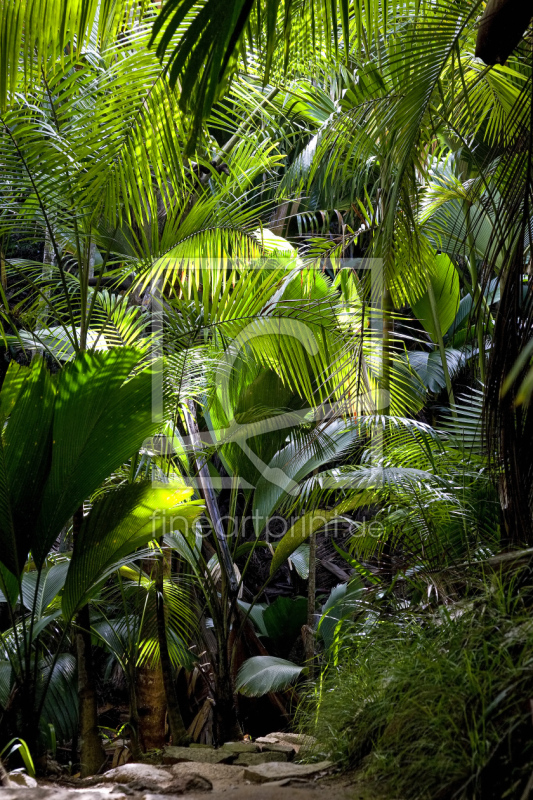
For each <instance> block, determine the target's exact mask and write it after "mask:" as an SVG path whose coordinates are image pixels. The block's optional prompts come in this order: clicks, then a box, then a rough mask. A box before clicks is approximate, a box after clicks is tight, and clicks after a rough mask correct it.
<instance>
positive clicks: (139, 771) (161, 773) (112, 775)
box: [101, 762, 171, 786]
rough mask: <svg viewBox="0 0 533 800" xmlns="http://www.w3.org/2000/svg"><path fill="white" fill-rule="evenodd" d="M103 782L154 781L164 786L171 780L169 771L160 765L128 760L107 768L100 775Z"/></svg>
mask: <svg viewBox="0 0 533 800" xmlns="http://www.w3.org/2000/svg"><path fill="white" fill-rule="evenodd" d="M101 780H102V782H103V783H124V784H128V783H133V782H134V781H139V782H141V783H156V784H158V785H160V786H166V785H167V784H168V783H170V781H171V776H170V775H169V773H168V772H167V771H166V770H164V769H161V767H153V766H152V765H151V764H136V763H131V762H129V763H128V764H122V766H120V767H115V768H114V769H110V770H108V772H105V773H104V774H103V775H102V776H101Z"/></svg>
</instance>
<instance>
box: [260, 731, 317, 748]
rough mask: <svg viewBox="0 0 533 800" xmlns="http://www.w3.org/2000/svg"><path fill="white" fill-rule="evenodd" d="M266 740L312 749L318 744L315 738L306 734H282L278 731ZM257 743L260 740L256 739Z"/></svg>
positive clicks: (269, 735)
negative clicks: (312, 746)
mask: <svg viewBox="0 0 533 800" xmlns="http://www.w3.org/2000/svg"><path fill="white" fill-rule="evenodd" d="M265 738H267V739H270V738H272V739H274V740H275V741H276V742H280V743H288V744H297V745H300V747H302V746H305V747H311V745H313V744H316V739H315V738H314V736H308V735H307V734H305V733H282V732H281V731H277V732H276V733H269V734H268V736H267V737H265ZM256 741H260V740H259V739H256Z"/></svg>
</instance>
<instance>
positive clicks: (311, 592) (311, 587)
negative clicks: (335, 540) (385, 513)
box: [304, 532, 316, 680]
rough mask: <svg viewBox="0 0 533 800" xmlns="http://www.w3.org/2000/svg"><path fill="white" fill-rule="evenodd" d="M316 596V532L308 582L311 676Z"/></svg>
mask: <svg viewBox="0 0 533 800" xmlns="http://www.w3.org/2000/svg"><path fill="white" fill-rule="evenodd" d="M315 596H316V533H315V532H313V533H312V534H311V536H310V537H309V580H308V583H307V625H306V631H305V642H304V644H305V660H306V664H307V667H308V670H309V678H310V680H313V677H314V674H313V673H314V659H315V637H314V633H313V629H314V627H315Z"/></svg>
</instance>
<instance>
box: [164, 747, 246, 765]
mask: <svg viewBox="0 0 533 800" xmlns="http://www.w3.org/2000/svg"><path fill="white" fill-rule="evenodd" d="M234 758H235V753H232V752H231V751H230V750H223V748H220V750H205V749H204V748H203V747H202V748H199V747H193V748H191V747H165V749H164V750H163V764H181V763H182V762H184V761H194V762H195V763H199V764H229V763H230V762H231V761H233V759H234Z"/></svg>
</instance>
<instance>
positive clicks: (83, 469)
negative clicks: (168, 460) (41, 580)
mask: <svg viewBox="0 0 533 800" xmlns="http://www.w3.org/2000/svg"><path fill="white" fill-rule="evenodd" d="M139 360H140V354H139V352H138V351H136V350H133V349H130V348H120V349H119V348H116V349H114V350H110V351H108V352H104V353H84V354H81V355H78V356H77V357H76V359H75V360H74V361H73V362H71V363H70V364H67V365H66V366H65V367H64V368H63V369H62V370H61V372H60V373H59V379H58V382H57V400H56V409H55V415H54V425H53V448H52V464H51V467H50V475H49V478H48V480H47V483H46V488H45V491H44V496H43V503H42V508H41V513H40V515H39V520H38V529H37V534H36V541H35V544H34V547H33V557H34V559H35V563H36V564H37V565H39V564H41V563H42V562H43V561H44V559H45V557H46V555H47V553H48V550H49V548H50V547H51V545H52V543H53V541H54V539H55V538H56V536H57V535H58V533H59V531H60V530H61V528H62V527H63V526H64V525H65V524H66V523H67V521H68V520H69V519H70V517H72V515H73V514H74V512H75V511H76V510H77V509H78V508H79V507H80V506H81V504H82V503H83V501H84V500H86V499H87V498H88V497H89V496H90V495H91V494H92V493H93V492H94V491H95V490H96V489H97V488H98V487H99V486H100V484H101V483H102V481H103V480H105V478H107V476H108V475H110V474H111V473H112V472H113V471H114V470H116V469H117V467H119V466H120V465H121V464H122V463H123V462H124V461H126V460H127V459H128V458H130V456H131V454H132V453H134V452H135V451H136V450H137V449H138V448H139V447H140V446H141V444H142V442H143V440H144V439H145V438H146V437H147V436H149V435H150V434H152V433H153V432H154V430H155V428H156V423H155V422H154V420H153V418H152V378H153V373H152V371H151V370H148V369H144V370H142V371H140V372H138V373H137V374H136V375H134V376H133V377H131V375H132V371H133V370H134V369H135V368H136V367H137V365H138V363H139Z"/></svg>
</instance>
